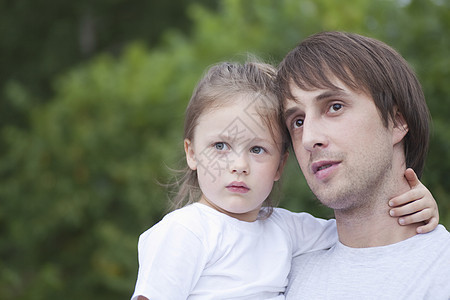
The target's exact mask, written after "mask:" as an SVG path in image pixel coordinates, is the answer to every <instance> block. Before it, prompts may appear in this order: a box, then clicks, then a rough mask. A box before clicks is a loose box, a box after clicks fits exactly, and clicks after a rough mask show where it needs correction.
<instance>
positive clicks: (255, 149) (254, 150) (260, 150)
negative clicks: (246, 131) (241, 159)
mask: <svg viewBox="0 0 450 300" xmlns="http://www.w3.org/2000/svg"><path fill="white" fill-rule="evenodd" d="M250 152H251V153H253V154H262V153H264V149H263V148H262V147H259V146H255V147H252V148H251V149H250Z"/></svg>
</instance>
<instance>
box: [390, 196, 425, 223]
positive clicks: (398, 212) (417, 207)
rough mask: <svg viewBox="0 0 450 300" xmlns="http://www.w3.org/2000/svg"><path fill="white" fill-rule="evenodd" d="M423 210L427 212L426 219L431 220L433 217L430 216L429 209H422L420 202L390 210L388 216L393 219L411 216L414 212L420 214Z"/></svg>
mask: <svg viewBox="0 0 450 300" xmlns="http://www.w3.org/2000/svg"><path fill="white" fill-rule="evenodd" d="M409 199H411V198H409ZM425 210H427V211H429V213H430V215H429V216H428V218H431V217H432V216H433V215H432V214H431V209H430V208H424V207H423V204H421V203H420V201H413V202H410V203H408V204H405V205H403V206H399V207H395V208H392V209H391V210H390V211H389V214H390V215H391V216H393V217H400V216H406V215H410V214H413V213H416V212H418V213H419V212H422V211H425ZM422 221H423V220H422Z"/></svg>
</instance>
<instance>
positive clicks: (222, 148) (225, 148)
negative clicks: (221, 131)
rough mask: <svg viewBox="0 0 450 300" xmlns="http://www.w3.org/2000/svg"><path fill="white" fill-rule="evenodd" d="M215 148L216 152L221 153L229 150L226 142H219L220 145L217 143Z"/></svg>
mask: <svg viewBox="0 0 450 300" xmlns="http://www.w3.org/2000/svg"><path fill="white" fill-rule="evenodd" d="M213 146H214V148H215V149H216V150H219V151H222V150H227V149H228V146H227V144H225V143H224V142H218V143H215V144H214V145H213Z"/></svg>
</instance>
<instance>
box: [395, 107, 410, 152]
mask: <svg viewBox="0 0 450 300" xmlns="http://www.w3.org/2000/svg"><path fill="white" fill-rule="evenodd" d="M408 131H409V128H408V124H406V121H405V118H404V117H403V115H402V113H401V112H400V111H399V110H398V108H397V107H396V108H395V115H394V128H393V134H392V143H393V145H395V144H397V143H400V142H401V141H402V140H403V138H404V137H405V135H406V134H407V133H408Z"/></svg>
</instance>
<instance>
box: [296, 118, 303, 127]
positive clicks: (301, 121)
mask: <svg viewBox="0 0 450 300" xmlns="http://www.w3.org/2000/svg"><path fill="white" fill-rule="evenodd" d="M302 126H303V120H302V119H296V120H294V128H299V127H302Z"/></svg>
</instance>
